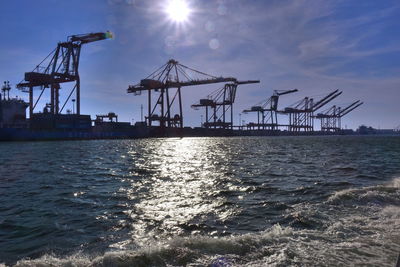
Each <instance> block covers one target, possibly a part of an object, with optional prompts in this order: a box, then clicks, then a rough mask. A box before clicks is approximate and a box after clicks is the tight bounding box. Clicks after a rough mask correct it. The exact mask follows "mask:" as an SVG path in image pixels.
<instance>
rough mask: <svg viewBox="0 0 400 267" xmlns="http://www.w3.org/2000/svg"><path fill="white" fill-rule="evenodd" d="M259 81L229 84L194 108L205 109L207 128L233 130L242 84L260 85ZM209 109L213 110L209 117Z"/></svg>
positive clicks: (205, 124)
mask: <svg viewBox="0 0 400 267" xmlns="http://www.w3.org/2000/svg"><path fill="white" fill-rule="evenodd" d="M259 82H260V81H258V80H249V81H236V82H233V83H227V84H225V85H224V87H222V88H219V89H217V90H216V91H214V92H212V93H211V94H209V95H208V97H207V98H206V99H200V102H199V103H198V104H193V105H192V108H194V109H197V108H199V107H205V112H206V114H205V119H206V121H205V123H204V124H203V125H202V126H204V127H205V128H224V129H226V128H230V129H232V128H233V103H234V102H235V98H236V90H237V87H238V85H240V84H251V83H259ZM208 108H211V111H212V112H211V116H209V113H208ZM229 110H230V120H227V118H226V117H227V116H226V113H227V112H228V111H229Z"/></svg>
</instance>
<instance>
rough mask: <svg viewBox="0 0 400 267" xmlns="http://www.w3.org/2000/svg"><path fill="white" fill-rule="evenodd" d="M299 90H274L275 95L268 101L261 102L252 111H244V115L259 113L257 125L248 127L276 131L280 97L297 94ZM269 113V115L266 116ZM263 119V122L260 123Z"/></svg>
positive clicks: (251, 124) (252, 124)
mask: <svg viewBox="0 0 400 267" xmlns="http://www.w3.org/2000/svg"><path fill="white" fill-rule="evenodd" d="M297 91H298V89H293V90H274V93H273V95H272V96H271V97H270V98H268V99H267V100H266V101H263V102H261V103H260V104H259V105H257V106H252V107H251V108H250V109H245V110H243V112H244V113H249V112H257V124H256V123H249V124H247V126H248V127H249V128H254V127H256V128H257V129H258V130H260V129H263V130H264V129H268V130H276V129H277V128H278V126H279V125H278V115H277V110H278V101H279V97H280V96H282V95H286V94H291V93H295V92H297ZM265 113H267V114H265ZM260 117H261V122H260Z"/></svg>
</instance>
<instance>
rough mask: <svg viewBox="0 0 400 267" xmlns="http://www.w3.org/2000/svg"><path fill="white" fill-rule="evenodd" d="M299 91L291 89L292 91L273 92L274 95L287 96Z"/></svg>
mask: <svg viewBox="0 0 400 267" xmlns="http://www.w3.org/2000/svg"><path fill="white" fill-rule="evenodd" d="M297 91H299V90H298V89H293V90H274V94H275V95H278V96H281V95H287V94H291V93H295V92H297Z"/></svg>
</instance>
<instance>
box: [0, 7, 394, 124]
mask: <svg viewBox="0 0 400 267" xmlns="http://www.w3.org/2000/svg"><path fill="white" fill-rule="evenodd" d="M166 1H168V0H146V1H144V0H108V1H106V0H104V1H103V0H84V1H83V0H79V1H78V0H70V1H61V0H35V1H30V0H3V1H2V2H1V10H2V12H1V13H2V15H1V16H0V24H1V26H2V37H1V42H0V58H1V60H0V80H9V81H10V82H11V84H13V85H15V84H17V83H18V82H20V81H21V79H22V78H23V75H24V72H26V71H30V70H32V69H33V68H34V67H35V66H36V65H37V64H38V63H39V62H40V61H41V60H42V59H43V58H44V57H45V56H46V55H47V54H48V53H49V52H50V51H51V50H53V49H54V48H55V47H56V44H57V42H59V41H64V40H66V38H67V36H68V35H72V34H79V33H88V32H98V31H106V30H110V31H112V32H113V33H114V34H115V38H114V39H113V40H106V41H101V42H96V43H91V44H88V45H85V46H84V47H83V50H82V56H81V65H80V74H81V80H82V82H81V88H82V89H81V96H82V100H81V101H82V107H81V110H82V113H84V114H91V115H92V117H94V115H95V114H102V113H107V112H109V111H114V112H116V113H118V114H119V116H120V120H123V121H132V119H134V120H135V121H136V120H139V119H140V105H141V104H144V108H145V109H146V97H145V96H144V95H143V96H134V95H130V94H127V93H126V89H127V87H128V85H130V84H136V83H138V82H139V81H140V79H142V78H145V77H146V76H147V75H149V74H150V73H151V72H152V71H153V70H155V69H156V68H158V67H159V66H161V65H162V64H164V63H165V62H166V61H167V60H168V59H170V58H174V59H176V60H178V61H179V62H181V63H183V64H184V65H187V66H190V67H193V68H195V69H198V70H201V71H204V72H206V73H210V74H213V75H216V76H234V77H237V78H238V79H242V80H244V79H246V80H247V79H260V80H261V83H260V84H253V85H243V86H241V87H239V89H238V94H237V99H236V103H235V107H234V110H235V112H234V113H235V116H236V118H235V122H238V113H239V112H240V111H241V110H243V109H245V108H248V107H249V106H252V105H254V104H256V103H258V102H260V101H261V100H263V99H266V98H268V97H269V96H270V95H271V94H272V91H273V90H275V89H277V90H285V89H293V88H298V89H299V92H298V93H295V94H291V95H287V96H284V97H282V98H281V102H280V107H281V108H284V107H285V106H289V105H290V104H292V103H294V102H296V101H298V100H300V99H302V98H303V97H305V96H310V97H314V98H316V99H318V98H320V97H322V96H324V95H325V94H327V93H329V92H330V91H332V90H334V89H341V90H343V94H342V95H341V96H340V97H338V98H337V99H335V100H334V101H333V102H332V103H331V104H328V105H327V106H326V107H325V108H328V107H330V106H331V105H333V104H336V105H338V106H346V105H348V104H350V103H351V102H353V101H355V100H358V99H360V100H362V101H363V102H364V105H363V106H361V107H360V108H359V109H357V110H355V111H353V112H352V113H350V114H348V115H347V116H346V117H344V119H343V125H346V126H347V127H348V128H357V127H358V126H359V125H361V124H366V125H371V126H373V127H377V128H378V127H380V128H393V127H395V126H398V125H400V116H399V114H400V104H399V102H400V93H399V90H400V76H399V73H400V19H399V17H400V2H399V1H375V0H374V1H361V0H359V1H349V0H346V1H345V0H343V1H341V0H337V1H329V0H312V1H311V0H309V1H306V0H296V1H286V0H276V1H265V0H259V1H257V0H254V1H245V0H241V1H239V0H230V1H222V0H221V1H217V0H214V1H207V0H204V1H200V0H197V1H195V0H187V2H188V5H189V6H190V8H191V9H192V11H193V12H192V13H191V15H190V17H189V18H188V21H187V22H186V23H184V24H179V25H178V24H176V23H173V22H171V21H170V20H169V19H168V15H167V14H166V13H165V12H164V10H165V2H166ZM220 86H222V85H220V84H216V85H209V86H197V87H188V88H184V89H183V98H184V109H185V110H184V115H185V122H184V123H185V124H186V125H191V126H198V125H199V124H200V115H201V114H202V111H196V110H193V109H191V108H190V105H191V104H194V103H195V102H197V101H198V99H199V98H204V97H205V96H207V94H208V93H210V92H211V91H214V90H215V89H216V88H218V87H220ZM64 89H65V90H62V92H61V94H62V96H61V98H62V99H63V97H66V95H67V92H68V91H69V90H68V85H65V86H64ZM12 94H13V95H15V94H18V95H19V96H21V97H23V98H25V99H27V96H26V95H25V94H23V93H21V92H18V91H16V90H14V91H13V93H12ZM36 94H38V93H36ZM70 108H72V104H71V105H70ZM325 108H323V109H325ZM323 109H322V110H323ZM242 119H244V120H246V122H249V121H252V120H255V116H254V114H253V115H250V114H249V115H243V116H242ZM281 121H282V123H283V122H285V121H286V118H285V117H281Z"/></svg>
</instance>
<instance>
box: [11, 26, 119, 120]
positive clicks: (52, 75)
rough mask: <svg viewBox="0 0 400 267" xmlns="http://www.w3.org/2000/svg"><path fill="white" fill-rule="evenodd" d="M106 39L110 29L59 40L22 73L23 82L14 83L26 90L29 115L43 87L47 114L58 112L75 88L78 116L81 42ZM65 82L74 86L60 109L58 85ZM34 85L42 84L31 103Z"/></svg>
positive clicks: (110, 36) (110, 34)
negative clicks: (43, 57)
mask: <svg viewBox="0 0 400 267" xmlns="http://www.w3.org/2000/svg"><path fill="white" fill-rule="evenodd" d="M109 38H112V33H111V32H109V31H107V32H97V33H88V34H78V35H72V36H69V37H68V40H67V41H66V42H60V43H58V44H57V47H56V48H55V49H54V50H53V51H52V52H51V53H50V54H49V55H48V56H47V57H46V58H45V59H44V60H43V61H42V62H41V63H39V65H37V66H36V67H35V69H34V70H33V71H31V72H26V73H25V77H24V81H21V82H20V83H19V84H17V88H19V89H20V90H22V91H23V92H28V93H29V115H30V118H32V115H33V111H34V109H35V107H36V105H37V103H38V102H39V100H40V98H41V96H42V95H43V92H44V90H45V88H49V87H50V95H51V96H50V113H52V114H54V115H55V114H59V113H61V112H62V110H63V109H64V107H65V105H66V103H67V102H68V100H69V99H70V97H71V95H72V94H73V92H74V91H75V92H76V112H77V114H78V115H80V77H79V72H78V68H79V59H80V54H81V48H82V45H84V44H88V43H92V42H96V41H100V40H105V39H109ZM66 82H75V85H74V87H73V89H72V90H71V92H70V94H69V96H68V98H67V100H66V101H65V103H64V105H63V106H62V108H61V110H60V108H59V90H60V88H61V87H60V84H61V83H66ZM34 87H41V89H42V91H41V93H40V95H39V97H38V99H37V100H36V102H35V103H33V88H34Z"/></svg>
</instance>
